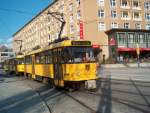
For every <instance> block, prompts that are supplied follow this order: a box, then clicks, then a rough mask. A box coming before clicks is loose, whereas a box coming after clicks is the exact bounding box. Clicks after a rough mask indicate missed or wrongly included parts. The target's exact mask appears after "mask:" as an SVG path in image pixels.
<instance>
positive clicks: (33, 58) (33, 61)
mask: <svg viewBox="0 0 150 113" xmlns="http://www.w3.org/2000/svg"><path fill="white" fill-rule="evenodd" d="M31 57H32V58H31V60H32V78H34V79H35V65H34V64H35V55H32V56H31Z"/></svg>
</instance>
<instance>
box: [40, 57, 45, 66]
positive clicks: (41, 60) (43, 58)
mask: <svg viewBox="0 0 150 113" xmlns="http://www.w3.org/2000/svg"><path fill="white" fill-rule="evenodd" d="M40 63H41V64H44V63H45V56H43V55H42V56H41V57H40Z"/></svg>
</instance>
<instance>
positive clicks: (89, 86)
mask: <svg viewBox="0 0 150 113" xmlns="http://www.w3.org/2000/svg"><path fill="white" fill-rule="evenodd" d="M85 88H86V89H96V81H95V80H88V81H85Z"/></svg>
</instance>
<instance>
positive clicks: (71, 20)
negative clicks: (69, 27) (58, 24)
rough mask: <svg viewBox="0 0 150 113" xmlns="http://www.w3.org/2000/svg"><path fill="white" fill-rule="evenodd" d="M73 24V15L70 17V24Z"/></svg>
mask: <svg viewBox="0 0 150 113" xmlns="http://www.w3.org/2000/svg"><path fill="white" fill-rule="evenodd" d="M72 22H73V15H71V16H70V23H72Z"/></svg>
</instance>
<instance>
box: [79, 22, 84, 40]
mask: <svg viewBox="0 0 150 113" xmlns="http://www.w3.org/2000/svg"><path fill="white" fill-rule="evenodd" d="M79 26H80V39H84V35H83V22H82V21H80V23H79Z"/></svg>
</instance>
